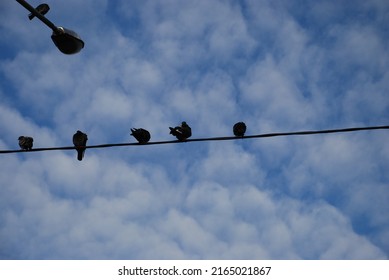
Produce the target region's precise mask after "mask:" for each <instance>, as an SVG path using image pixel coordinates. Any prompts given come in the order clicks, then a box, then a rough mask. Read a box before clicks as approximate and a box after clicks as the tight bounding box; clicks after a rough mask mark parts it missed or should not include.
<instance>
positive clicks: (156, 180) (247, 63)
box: [0, 1, 389, 259]
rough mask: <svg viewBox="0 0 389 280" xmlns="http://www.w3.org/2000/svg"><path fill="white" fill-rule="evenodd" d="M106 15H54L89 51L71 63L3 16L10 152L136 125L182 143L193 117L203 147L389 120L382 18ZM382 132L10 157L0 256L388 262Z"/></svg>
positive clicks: (125, 7) (253, 4) (150, 6)
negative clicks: (180, 130) (174, 131)
mask: <svg viewBox="0 0 389 280" xmlns="http://www.w3.org/2000/svg"><path fill="white" fill-rule="evenodd" d="M322 3H323V2H320V3H319V4H315V5H314V6H313V7H312V6H310V9H311V11H316V12H317V10H316V8H315V6H316V5H319V6H320V5H321V4H322ZM375 3H376V4H377V5H379V2H375ZM111 4H112V3H108V2H107V1H98V2H96V1H94V2H93V3H92V1H84V2H82V3H81V2H79V1H72V2H71V3H70V2H67V3H66V4H64V3H62V2H60V1H59V2H58V1H57V2H54V3H53V4H52V5H53V6H52V9H51V10H50V14H49V15H50V18H52V19H53V20H54V19H55V20H56V21H57V22H61V24H62V23H63V24H64V25H65V26H66V27H69V28H71V29H74V30H76V31H77V32H78V33H79V34H80V35H81V36H82V38H83V39H84V40H85V42H86V45H85V49H83V50H82V51H81V52H80V53H79V54H77V55H74V56H65V55H63V54H61V53H59V52H58V51H57V50H56V49H55V47H54V46H53V45H52V42H51V41H50V38H49V36H47V38H45V39H42V40H39V42H37V41H36V40H37V39H36V38H41V37H40V36H42V33H45V31H47V30H44V31H42V30H43V29H44V28H45V27H43V28H42V26H41V25H39V22H33V23H30V22H27V20H26V19H25V18H23V19H21V18H22V17H23V16H24V15H23V8H21V7H17V8H19V9H16V7H14V6H15V5H6V8H7V11H8V10H9V11H11V10H12V13H8V12H7V13H5V14H6V16H7V20H5V19H2V20H0V27H1V29H2V30H5V31H6V36H7V38H10V37H12V36H15V37H16V38H17V40H16V41H15V42H8V41H7V44H5V43H4V40H2V41H1V42H3V45H2V46H1V47H0V49H2V48H4V49H7V52H4V55H3V56H1V61H0V65H1V68H0V71H1V72H0V88H1V89H0V96H1V98H2V100H4V102H3V103H2V104H1V105H0V128H1V131H2V134H1V136H0V147H1V149H17V148H18V145H17V137H18V136H19V135H23V134H26V135H27V134H29V135H30V136H33V137H34V139H35V142H34V144H35V145H36V147H44V146H57V145H71V137H72V135H73V133H74V132H75V131H76V130H77V129H81V130H83V131H85V132H86V133H87V134H88V137H89V140H88V141H89V142H88V143H90V144H101V143H106V142H108V141H110V142H111V141H112V142H122V141H134V140H133V139H132V138H131V137H130V135H129V129H130V128H131V127H144V128H146V129H148V130H150V132H151V134H152V140H155V141H158V140H167V139H174V138H173V137H172V136H171V135H169V130H168V126H174V125H178V124H179V123H180V122H181V121H183V120H185V121H187V122H188V123H189V124H190V125H191V126H192V129H193V137H205V136H226V135H232V125H233V124H234V123H235V122H237V121H245V122H246V124H247V125H248V134H258V133H266V132H275V131H284V130H285V131H286V130H299V129H304V130H305V129H315V128H317V129H320V128H333V127H341V126H343V125H355V124H358V125H369V124H376V123H377V122H381V123H379V124H382V123H385V121H387V113H386V112H387V107H388V104H387V101H386V98H385V96H386V95H385V93H386V91H385V89H386V88H387V82H386V80H387V79H386V76H387V72H388V69H387V66H386V64H385V60H386V59H387V55H386V54H385V48H384V47H383V46H384V45H385V43H386V39H385V38H383V36H382V33H381V32H382V30H381V29H380V28H379V27H377V22H379V19H378V18H377V19H372V20H371V21H370V20H369V19H366V20H367V22H368V23H369V24H368V25H367V26H364V27H361V26H362V25H361V24H359V23H358V20H357V18H354V16H353V15H352V14H350V15H349V14H347V16H348V19H354V20H355V22H353V21H352V20H347V22H342V21H339V20H338V19H339V15H344V13H345V12H346V11H347V10H343V8H342V7H343V6H342V7H337V6H333V5H331V6H330V7H327V8H328V9H326V10H321V13H322V14H321V17H320V18H319V19H317V20H316V21H315V20H314V19H310V18H309V17H308V18H307V19H308V20H309V21H310V23H312V25H311V26H306V25H304V24H302V23H301V22H302V21H301V19H296V18H295V15H296V14H297V15H299V10H298V8H296V7H294V6H293V5H291V4H286V3H284V2H283V1H277V2H274V1H270V2H269V1H247V2H245V3H243V4H244V5H243V4H242V5H240V4H241V3H238V2H234V1H233V2H223V1H197V2H189V1H185V2H182V1H161V2H156V1H140V2H131V3H130V2H128V1H121V2H119V1H118V3H115V6H111ZM312 5H313V4H312ZM355 5H356V6H357V8H358V9H361V10H362V11H365V9H367V8H366V7H365V6H364V5H362V4H358V3H357V4H355ZM16 6H17V5H16ZM91 7H93V9H92V8H91ZM85 11H92V13H93V17H91V16H90V15H88V14H86V13H85ZM215 11H218V12H217V13H215ZM326 11H332V12H331V14H330V13H326ZM69 14H72V17H71V18H69ZM380 14H381V12H380ZM73 15H74V16H73ZM332 15H333V16H332ZM377 17H378V16H377ZM8 20H9V21H10V22H12V24H10V23H9V22H8ZM381 20H382V19H381ZM331 21H334V23H333V24H332V25H331V24H330V23H331ZM307 24H309V22H307ZM324 24H328V25H329V26H328V27H326V28H324V29H323V26H324ZM49 32H50V31H49ZM318 32H324V33H320V34H318ZM48 34H49V33H48ZM361 34H362V35H361ZM24 35H25V36H24ZM44 35H46V33H45V34H44ZM365 35H366V37H365ZM331 36H332V37H331ZM361 38H369V40H368V42H364V40H362V39H361ZM331 40H333V41H331ZM355 44H358V46H360V47H359V48H355V49H353V48H351V47H352V46H354V45H355ZM3 46H4V47H3ZM11 49H12V51H10V50H11ZM365 50H367V51H366V52H365ZM5 53H6V54H5ZM381 59H383V60H381ZM333 62H336V63H333ZM350 66H353V67H354V66H355V68H353V69H352V70H353V71H354V72H353V73H355V75H347V73H346V72H345V71H344V69H346V68H348V67H350ZM377 124H378V123H377ZM385 137H386V132H384V131H375V132H371V133H368V132H366V133H364V132H363V133H362V132H361V133H360V134H353V133H351V134H347V135H326V136H319V135H317V136H312V137H309V136H304V137H296V138H292V137H289V138H286V137H285V138H268V139H252V140H240V139H237V140H236V141H231V142H217V143H203V142H201V143H181V144H176V145H164V146H162V145H160V146H131V147H120V148H109V149H89V150H87V151H86V154H85V159H84V160H83V161H82V162H78V161H77V160H76V152H75V151H74V150H67V151H50V152H45V153H23V154H8V155H6V154H2V155H1V156H0V166H2V168H1V172H0V183H1V185H2V188H1V190H0V208H1V211H0V212H1V213H2V214H1V215H0V240H7V242H0V258H4V259H7V258H15V259H23V258H26V259H52V258H60V259H61V258H65V259H66V258H68V259H79V258H81V259H110V258H111V259H132V258H133V259H193V258H198V259H219V258H222V259H231V258H232V259H234V258H237V259H261V258H262V259H263V258H265V259H266V258H268V259H300V258H302V259H381V258H387V257H388V250H389V247H388V246H389V245H388V242H387V241H386V240H388V238H387V237H388V230H387V229H388V218H387V215H385V213H387V212H388V211H387V210H388V209H387V207H388V206H387V205H389V204H388V203H387V200H388V190H387V188H386V186H387V182H388V176H387V175H386V173H387V172H386V170H387V168H388V164H387V162H388V157H389V152H388V148H387V145H385V143H386V142H385Z"/></svg>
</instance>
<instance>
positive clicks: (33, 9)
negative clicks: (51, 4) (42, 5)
mask: <svg viewBox="0 0 389 280" xmlns="http://www.w3.org/2000/svg"><path fill="white" fill-rule="evenodd" d="M16 2H18V3H19V4H20V5H22V6H23V7H24V8H26V9H27V10H29V11H30V12H31V13H32V14H33V15H34V16H36V17H37V18H39V19H40V20H41V21H42V22H43V23H44V24H46V25H47V26H48V27H50V28H51V29H52V30H53V32H55V33H58V32H59V31H58V27H57V26H55V24H54V23H52V22H51V21H50V20H48V19H47V18H46V17H45V16H43V15H42V14H41V13H39V12H38V11H37V10H36V9H35V8H34V7H33V6H31V5H30V4H28V3H27V2H26V1H24V0H16Z"/></svg>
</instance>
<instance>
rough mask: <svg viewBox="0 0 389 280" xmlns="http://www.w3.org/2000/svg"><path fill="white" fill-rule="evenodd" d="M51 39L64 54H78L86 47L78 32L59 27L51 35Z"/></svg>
mask: <svg viewBox="0 0 389 280" xmlns="http://www.w3.org/2000/svg"><path fill="white" fill-rule="evenodd" d="M51 39H52V40H53V42H54V44H55V45H56V46H57V48H58V49H59V50H60V51H61V52H62V53H64V54H75V53H78V52H79V51H80V50H81V49H82V48H83V47H84V42H83V41H82V40H81V38H80V36H78V34H77V33H76V32H74V31H72V30H69V29H66V28H64V27H58V28H57V30H56V31H54V32H53V34H52V35H51Z"/></svg>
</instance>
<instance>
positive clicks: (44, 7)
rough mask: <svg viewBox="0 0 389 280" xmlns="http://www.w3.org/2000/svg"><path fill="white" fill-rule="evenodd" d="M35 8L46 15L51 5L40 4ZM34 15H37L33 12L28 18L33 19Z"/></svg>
mask: <svg viewBox="0 0 389 280" xmlns="http://www.w3.org/2000/svg"><path fill="white" fill-rule="evenodd" d="M35 10H37V12H38V13H40V14H41V15H45V14H47V12H48V11H49V10H50V7H49V5H47V4H40V5H39V6H38V7H36V8H35ZM34 17H35V15H34V14H33V13H31V14H29V15H28V18H29V19H30V20H32V19H33V18H34Z"/></svg>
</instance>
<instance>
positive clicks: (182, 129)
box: [169, 122, 192, 141]
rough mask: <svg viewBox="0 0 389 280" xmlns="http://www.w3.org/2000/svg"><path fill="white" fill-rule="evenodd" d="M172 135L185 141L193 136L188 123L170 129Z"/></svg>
mask: <svg viewBox="0 0 389 280" xmlns="http://www.w3.org/2000/svg"><path fill="white" fill-rule="evenodd" d="M169 129H170V134H172V135H173V136H176V137H177V139H178V140H180V141H185V140H186V139H188V138H189V137H191V136H192V129H191V128H190V126H189V125H188V124H187V123H186V122H182V123H181V126H176V127H175V128H173V127H169Z"/></svg>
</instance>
